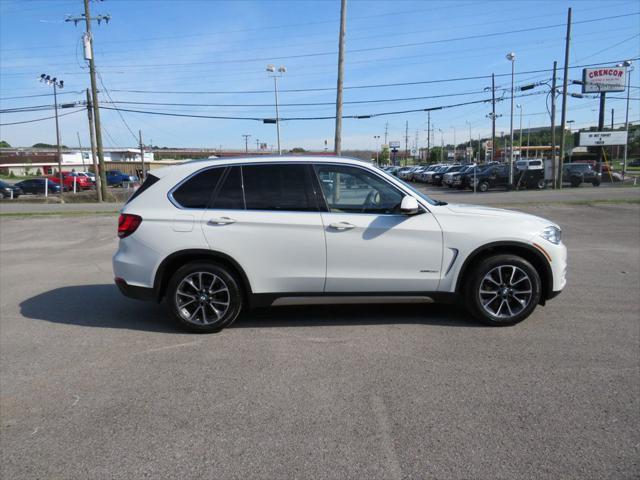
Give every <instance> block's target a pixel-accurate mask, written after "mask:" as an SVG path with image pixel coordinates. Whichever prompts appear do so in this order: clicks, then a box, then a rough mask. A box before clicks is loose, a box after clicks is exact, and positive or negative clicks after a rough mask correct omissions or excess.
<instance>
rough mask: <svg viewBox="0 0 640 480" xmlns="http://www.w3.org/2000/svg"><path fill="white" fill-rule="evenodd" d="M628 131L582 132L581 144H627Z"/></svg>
mask: <svg viewBox="0 0 640 480" xmlns="http://www.w3.org/2000/svg"><path fill="white" fill-rule="evenodd" d="M626 144H627V132H626V131H617V132H580V146H582V147H600V146H604V145H626Z"/></svg>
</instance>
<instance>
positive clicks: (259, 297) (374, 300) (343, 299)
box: [249, 292, 458, 308]
mask: <svg viewBox="0 0 640 480" xmlns="http://www.w3.org/2000/svg"><path fill="white" fill-rule="evenodd" d="M457 300H458V295H457V294H455V293H448V292H373V293H362V292H325V293H308V292H283V293H254V294H251V295H250V296H249V307H250V308H262V307H270V306H274V307H276V306H285V305H288V306H291V305H354V304H355V305H357V304H393V303H396V304H397V303H456V301H457Z"/></svg>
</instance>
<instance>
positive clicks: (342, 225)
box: [329, 222, 356, 230]
mask: <svg viewBox="0 0 640 480" xmlns="http://www.w3.org/2000/svg"><path fill="white" fill-rule="evenodd" d="M329 227H330V228H333V229H335V230H351V229H352V228H356V226H355V225H352V224H351V223H349V222H336V223H330V224H329Z"/></svg>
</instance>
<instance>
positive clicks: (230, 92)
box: [111, 57, 640, 95]
mask: <svg viewBox="0 0 640 480" xmlns="http://www.w3.org/2000/svg"><path fill="white" fill-rule="evenodd" d="M638 59H640V57H635V58H631V59H629V58H626V59H622V60H611V61H609V62H598V63H589V64H583V65H573V66H570V67H569V68H571V69H576V68H586V67H595V66H599V65H607V64H610V63H616V62H622V61H624V60H632V61H633V60H638ZM552 70H553V69H551V68H543V69H539V70H529V71H524V72H516V76H518V75H531V74H533V73H547V72H551V71H552ZM495 76H496V77H510V76H511V73H497V74H496V75H495ZM490 78H491V75H476V76H468V77H454V78H442V79H436V80H419V81H414V82H398V83H379V84H369V85H352V86H345V87H344V89H345V90H359V89H367V88H387V87H405V86H412V85H427V84H433V83H446V82H461V81H467V80H484V79H490ZM335 89H336V87H318V88H289V89H282V90H280V92H286V93H302V92H328V91H334V90H335ZM111 91H112V92H122V93H157V94H163V95H234V94H263V93H273V92H272V91H271V90H226V91H221V90H214V91H206V90H200V91H193V90H183V91H176V90H132V89H115V88H114V89H112V90H111Z"/></svg>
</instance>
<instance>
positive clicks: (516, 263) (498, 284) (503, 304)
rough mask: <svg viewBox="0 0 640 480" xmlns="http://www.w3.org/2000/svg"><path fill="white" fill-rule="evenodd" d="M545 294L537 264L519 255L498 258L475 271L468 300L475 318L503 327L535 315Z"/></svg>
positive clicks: (487, 260)
mask: <svg viewBox="0 0 640 480" xmlns="http://www.w3.org/2000/svg"><path fill="white" fill-rule="evenodd" d="M494 292H495V293H494ZM541 294H542V287H541V282H540V275H539V274H538V272H537V271H536V269H535V268H534V267H533V265H531V264H530V263H529V262H528V261H527V260H525V259H524V258H522V257H518V256H517V255H495V256H491V257H487V258H485V259H483V260H481V261H480V262H479V263H478V264H477V265H476V266H475V267H474V268H473V269H472V271H471V273H470V275H469V278H468V280H467V282H466V284H465V291H464V298H465V303H466V306H467V309H468V310H469V312H470V313H471V314H472V315H473V316H474V317H475V318H477V319H478V320H480V321H481V322H483V323H485V324H487V325H491V326H498V327H499V326H509V325H515V324H516V323H519V322H521V321H523V320H524V319H525V318H527V317H528V316H529V315H531V313H532V312H533V311H534V310H535V308H536V306H537V305H538V302H539V301H540V296H541ZM525 302H526V303H525Z"/></svg>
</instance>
